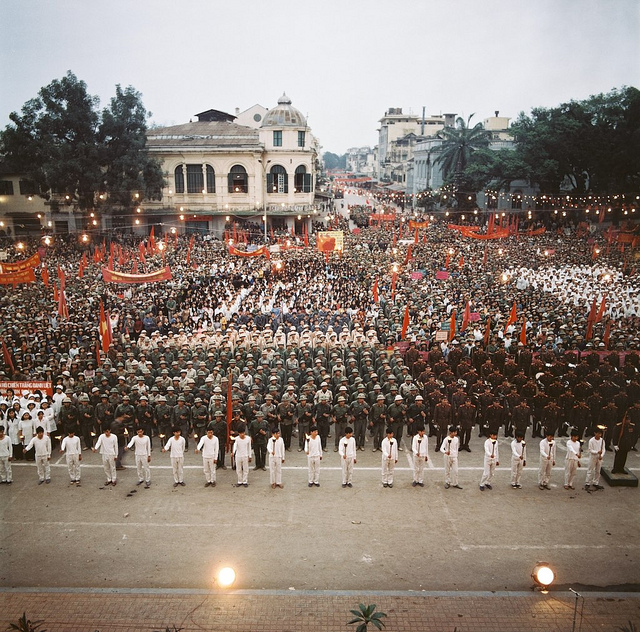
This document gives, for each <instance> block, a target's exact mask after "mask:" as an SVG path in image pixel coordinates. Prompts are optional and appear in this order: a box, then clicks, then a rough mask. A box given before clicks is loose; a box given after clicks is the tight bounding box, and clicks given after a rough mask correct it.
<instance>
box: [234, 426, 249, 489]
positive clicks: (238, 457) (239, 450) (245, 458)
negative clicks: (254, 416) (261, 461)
mask: <svg viewBox="0 0 640 632" xmlns="http://www.w3.org/2000/svg"><path fill="white" fill-rule="evenodd" d="M233 454H234V456H235V461H236V474H237V475H238V485H245V486H246V485H248V484H249V482H248V476H249V459H250V458H251V438H250V437H249V436H246V435H245V437H244V439H242V438H241V437H240V436H237V437H236V440H235V441H234V442H233Z"/></svg>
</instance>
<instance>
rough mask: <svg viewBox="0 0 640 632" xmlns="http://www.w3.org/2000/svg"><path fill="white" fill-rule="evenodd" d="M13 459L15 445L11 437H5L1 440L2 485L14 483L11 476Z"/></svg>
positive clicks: (0, 467) (0, 471)
mask: <svg viewBox="0 0 640 632" xmlns="http://www.w3.org/2000/svg"><path fill="white" fill-rule="evenodd" d="M11 458H13V445H12V444H11V439H10V438H9V435H4V437H3V438H2V439H0V483H11V482H12V481H13V478H12V475H11V461H9V459H11Z"/></svg>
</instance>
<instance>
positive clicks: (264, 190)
mask: <svg viewBox="0 0 640 632" xmlns="http://www.w3.org/2000/svg"><path fill="white" fill-rule="evenodd" d="M258 162H259V163H260V164H261V165H262V186H261V189H262V208H263V210H264V214H263V216H262V220H263V221H264V243H265V244H266V243H267V166H268V165H269V163H270V162H271V160H267V161H266V162H263V160H262V158H258Z"/></svg>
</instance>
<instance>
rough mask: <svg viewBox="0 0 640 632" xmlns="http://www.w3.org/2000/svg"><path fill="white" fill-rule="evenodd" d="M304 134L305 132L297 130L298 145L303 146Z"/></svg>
mask: <svg viewBox="0 0 640 632" xmlns="http://www.w3.org/2000/svg"><path fill="white" fill-rule="evenodd" d="M304 136H305V133H304V132H302V131H299V132H298V147H304Z"/></svg>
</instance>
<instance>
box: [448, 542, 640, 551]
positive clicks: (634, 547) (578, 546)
mask: <svg viewBox="0 0 640 632" xmlns="http://www.w3.org/2000/svg"><path fill="white" fill-rule="evenodd" d="M460 548H461V549H462V550H463V551H473V550H500V551H504V550H511V551H519V550H520V549H530V550H536V551H537V550H549V549H557V550H564V549H568V550H582V549H623V550H634V551H635V550H637V549H640V544H462V545H460Z"/></svg>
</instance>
